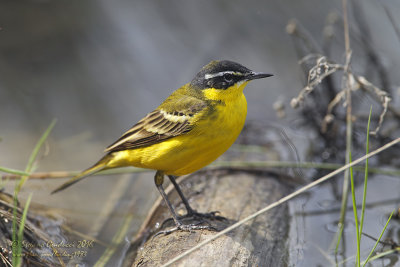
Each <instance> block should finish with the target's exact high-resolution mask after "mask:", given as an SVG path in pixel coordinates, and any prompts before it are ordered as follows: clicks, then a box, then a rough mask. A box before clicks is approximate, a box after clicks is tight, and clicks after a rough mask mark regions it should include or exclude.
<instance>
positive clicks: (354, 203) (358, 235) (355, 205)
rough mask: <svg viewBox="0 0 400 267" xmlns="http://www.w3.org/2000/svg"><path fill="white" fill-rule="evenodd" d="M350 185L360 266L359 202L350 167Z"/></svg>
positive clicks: (358, 263) (357, 261)
mask: <svg viewBox="0 0 400 267" xmlns="http://www.w3.org/2000/svg"><path fill="white" fill-rule="evenodd" d="M349 163H351V150H350V151H349ZM350 185H351V199H352V201H353V213H354V222H355V224H356V236H357V258H356V266H358V267H359V266H360V231H359V227H360V226H359V225H358V215H357V202H356V193H355V188H354V175H353V168H352V167H350Z"/></svg>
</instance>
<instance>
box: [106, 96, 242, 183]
mask: <svg viewBox="0 0 400 267" xmlns="http://www.w3.org/2000/svg"><path fill="white" fill-rule="evenodd" d="M246 113H247V103H246V98H245V96H244V95H243V94H241V95H240V97H237V99H235V100H234V101H231V102H230V103H229V105H217V106H216V108H215V110H214V111H213V112H212V114H209V116H207V119H200V120H199V121H198V122H197V124H196V126H195V127H194V129H192V130H191V131H190V132H188V133H187V134H184V135H181V136H177V137H174V138H171V139H168V140H166V141H163V142H161V143H158V144H154V145H151V146H148V147H143V148H137V149H133V150H125V151H118V152H114V153H113V159H112V160H111V161H110V162H109V164H107V165H108V167H111V168H115V167H124V166H135V167H140V168H147V169H154V170H160V171H163V172H164V173H165V174H171V175H178V176H179V175H185V174H189V173H192V172H194V171H196V170H198V169H200V168H202V167H204V166H206V165H208V164H210V163H211V162H213V161H214V160H215V159H217V158H218V157H219V156H220V155H222V154H223V153H224V152H225V151H226V150H227V149H228V148H229V147H230V146H231V145H232V144H233V143H234V142H235V140H236V138H237V137H238V136H239V134H240V132H241V130H242V128H243V125H244V122H245V119H246Z"/></svg>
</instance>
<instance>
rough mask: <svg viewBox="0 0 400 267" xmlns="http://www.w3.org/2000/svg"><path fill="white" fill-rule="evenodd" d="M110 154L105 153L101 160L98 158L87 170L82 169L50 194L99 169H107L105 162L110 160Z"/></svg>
mask: <svg viewBox="0 0 400 267" xmlns="http://www.w3.org/2000/svg"><path fill="white" fill-rule="evenodd" d="M110 159H111V156H110V155H105V156H104V157H103V158H102V159H101V160H99V161H98V162H97V163H96V164H94V165H93V166H92V167H90V168H89V169H87V170H84V171H83V172H81V173H79V174H78V175H76V176H75V177H72V178H71V179H70V180H68V181H67V182H65V183H64V184H62V185H61V186H59V187H57V188H56V189H55V190H54V191H52V192H51V194H54V193H57V192H60V191H62V190H64V189H66V188H67V187H70V186H71V185H73V184H74V183H77V182H79V181H80V180H82V179H83V178H86V177H88V176H89V175H92V174H94V173H96V172H99V171H101V170H104V169H108V168H107V164H108V162H109V161H110Z"/></svg>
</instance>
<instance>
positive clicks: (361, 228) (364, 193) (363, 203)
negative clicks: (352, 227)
mask: <svg viewBox="0 0 400 267" xmlns="http://www.w3.org/2000/svg"><path fill="white" fill-rule="evenodd" d="M371 114H372V107H371V108H370V110H369V117H368V124H367V144H366V149H365V150H366V152H365V153H366V154H368V153H369V126H370V122H371ZM367 184H368V159H366V160H365V174H364V190H363V200H362V207H361V220H360V230H359V232H360V233H359V235H360V238H361V234H362V230H363V226H364V214H365V204H366V202H367V201H366V198H367Z"/></svg>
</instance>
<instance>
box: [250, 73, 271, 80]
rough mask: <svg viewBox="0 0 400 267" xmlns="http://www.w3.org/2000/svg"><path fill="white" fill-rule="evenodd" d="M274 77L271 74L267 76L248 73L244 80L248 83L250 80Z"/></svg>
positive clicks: (265, 74)
mask: <svg viewBox="0 0 400 267" xmlns="http://www.w3.org/2000/svg"><path fill="white" fill-rule="evenodd" d="M271 76H274V75H273V74H268V73H264V72H250V73H249V74H247V75H246V79H247V80H248V81H250V80H256V79H262V78H267V77H271Z"/></svg>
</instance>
